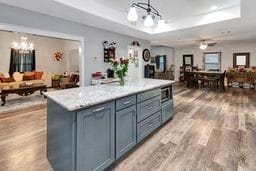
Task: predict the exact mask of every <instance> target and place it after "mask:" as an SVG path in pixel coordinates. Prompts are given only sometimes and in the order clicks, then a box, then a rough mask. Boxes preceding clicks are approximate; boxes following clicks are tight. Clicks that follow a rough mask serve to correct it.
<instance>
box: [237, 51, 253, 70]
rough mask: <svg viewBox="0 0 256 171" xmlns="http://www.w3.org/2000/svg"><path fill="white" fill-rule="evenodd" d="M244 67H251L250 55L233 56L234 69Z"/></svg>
mask: <svg viewBox="0 0 256 171" xmlns="http://www.w3.org/2000/svg"><path fill="white" fill-rule="evenodd" d="M239 66H243V67H245V68H249V67H250V53H234V54H233V67H234V68H236V67H239Z"/></svg>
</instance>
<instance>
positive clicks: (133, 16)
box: [127, 7, 138, 21]
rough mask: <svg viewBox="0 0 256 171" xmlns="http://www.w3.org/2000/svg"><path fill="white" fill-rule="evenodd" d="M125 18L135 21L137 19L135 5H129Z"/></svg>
mask: <svg viewBox="0 0 256 171" xmlns="http://www.w3.org/2000/svg"><path fill="white" fill-rule="evenodd" d="M127 19H128V20H129V21H137V20H138V14H137V10H136V8H135V7H131V8H130V9H129V12H128V15H127Z"/></svg>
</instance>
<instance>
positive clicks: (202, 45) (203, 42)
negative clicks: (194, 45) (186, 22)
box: [199, 40, 217, 50]
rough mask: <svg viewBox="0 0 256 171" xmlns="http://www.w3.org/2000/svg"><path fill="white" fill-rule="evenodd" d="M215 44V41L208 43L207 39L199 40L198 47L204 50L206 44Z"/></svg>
mask: <svg viewBox="0 0 256 171" xmlns="http://www.w3.org/2000/svg"><path fill="white" fill-rule="evenodd" d="M216 44H217V43H216V42H212V43H208V42H207V40H201V41H200V46H199V48H200V49H202V50H205V49H207V47H208V46H215V45H216Z"/></svg>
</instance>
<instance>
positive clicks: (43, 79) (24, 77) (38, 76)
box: [0, 71, 52, 88]
mask: <svg viewBox="0 0 256 171" xmlns="http://www.w3.org/2000/svg"><path fill="white" fill-rule="evenodd" d="M22 83H33V84H45V85H46V87H51V86H52V74H51V73H49V72H40V71H33V72H24V73H19V72H15V73H13V75H12V77H10V76H9V75H8V73H0V88H1V87H5V86H18V85H20V84H22Z"/></svg>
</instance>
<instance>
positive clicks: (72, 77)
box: [69, 74, 78, 82]
mask: <svg viewBox="0 0 256 171" xmlns="http://www.w3.org/2000/svg"><path fill="white" fill-rule="evenodd" d="M77 77H78V75H77V74H72V75H71V77H70V79H69V82H76V81H77Z"/></svg>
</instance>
